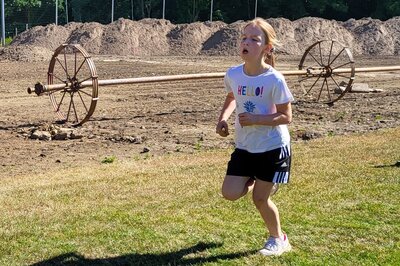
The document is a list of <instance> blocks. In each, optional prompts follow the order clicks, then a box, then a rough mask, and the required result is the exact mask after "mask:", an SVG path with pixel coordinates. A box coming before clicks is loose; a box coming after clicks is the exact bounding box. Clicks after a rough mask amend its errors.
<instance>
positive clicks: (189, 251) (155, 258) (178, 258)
mask: <svg viewBox="0 0 400 266" xmlns="http://www.w3.org/2000/svg"><path fill="white" fill-rule="evenodd" d="M220 246H222V244H217V243H203V242H200V243H198V244H197V245H194V246H192V247H189V248H185V249H181V250H178V251H176V252H170V253H160V254H126V255H121V256H118V257H112V258H103V259H88V258H85V257H84V256H82V255H79V254H77V253H75V252H71V253H66V254H63V255H60V256H57V257H54V258H51V259H48V260H45V261H41V262H38V263H35V264H31V266H47V265H149V266H150V265H151V266H158V265H160V266H161V265H200V264H203V263H206V262H215V261H218V260H233V259H236V258H240V257H243V256H248V255H250V254H254V253H255V252H256V250H254V251H248V252H239V253H228V254H221V255H215V256H208V257H204V256H203V257H199V255H197V256H196V253H199V252H203V251H205V250H206V249H211V248H218V247H220ZM187 255H190V256H187ZM185 256H187V257H185Z"/></svg>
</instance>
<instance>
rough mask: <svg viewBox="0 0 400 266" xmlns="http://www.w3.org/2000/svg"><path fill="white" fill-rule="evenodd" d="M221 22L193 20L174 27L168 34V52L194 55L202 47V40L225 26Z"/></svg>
mask: <svg viewBox="0 0 400 266" xmlns="http://www.w3.org/2000/svg"><path fill="white" fill-rule="evenodd" d="M225 26H226V24H225V23H223V22H195V23H191V24H182V25H177V26H176V27H174V28H173V29H172V30H171V32H170V33H169V34H168V36H167V37H168V39H169V44H170V53H171V54H174V55H196V54H199V53H200V52H201V51H202V49H203V43H204V40H207V39H208V38H210V37H211V36H212V35H213V34H215V32H217V31H218V30H220V29H221V28H223V27H225Z"/></svg>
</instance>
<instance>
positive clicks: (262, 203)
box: [253, 195, 268, 209]
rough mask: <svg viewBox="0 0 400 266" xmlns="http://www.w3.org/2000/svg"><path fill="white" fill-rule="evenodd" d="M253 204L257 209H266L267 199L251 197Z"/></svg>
mask: <svg viewBox="0 0 400 266" xmlns="http://www.w3.org/2000/svg"><path fill="white" fill-rule="evenodd" d="M253 203H254V205H255V206H256V207H257V209H265V208H267V207H268V198H265V197H258V196H255V195H253Z"/></svg>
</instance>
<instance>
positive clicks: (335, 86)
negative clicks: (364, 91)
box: [298, 40, 355, 104]
mask: <svg viewBox="0 0 400 266" xmlns="http://www.w3.org/2000/svg"><path fill="white" fill-rule="evenodd" d="M299 70H306V74H303V75H300V76H299V77H298V81H299V83H300V86H301V88H302V91H303V93H304V95H303V98H304V100H305V101H308V102H323V103H327V104H332V103H334V102H335V101H337V100H339V99H340V98H342V97H343V96H344V94H345V93H346V92H348V91H349V90H350V89H351V85H352V83H353V80H354V76H355V66H354V59H353V55H352V53H351V52H350V49H349V48H347V47H345V46H344V45H342V44H341V43H339V42H337V41H331V40H321V41H318V42H316V43H314V44H313V45H311V46H310V47H309V48H308V49H307V50H306V51H305V52H304V54H303V57H302V58H301V60H300V64H299Z"/></svg>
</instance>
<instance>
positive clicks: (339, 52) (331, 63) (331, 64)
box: [329, 48, 345, 65]
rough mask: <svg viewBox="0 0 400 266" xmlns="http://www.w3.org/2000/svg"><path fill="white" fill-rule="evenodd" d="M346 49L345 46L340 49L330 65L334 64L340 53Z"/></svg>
mask: <svg viewBox="0 0 400 266" xmlns="http://www.w3.org/2000/svg"><path fill="white" fill-rule="evenodd" d="M344 50H345V48H343V49H342V50H340V52H339V53H338V54H337V55H336V56H335V58H334V59H333V60H332V62H331V63H330V64H329V65H332V64H333V62H335V60H336V59H337V58H338V57H339V55H340V54H341V53H342V52H343V51H344Z"/></svg>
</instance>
